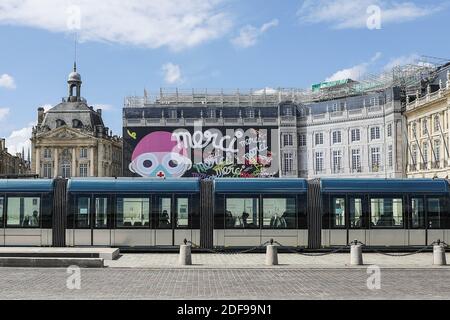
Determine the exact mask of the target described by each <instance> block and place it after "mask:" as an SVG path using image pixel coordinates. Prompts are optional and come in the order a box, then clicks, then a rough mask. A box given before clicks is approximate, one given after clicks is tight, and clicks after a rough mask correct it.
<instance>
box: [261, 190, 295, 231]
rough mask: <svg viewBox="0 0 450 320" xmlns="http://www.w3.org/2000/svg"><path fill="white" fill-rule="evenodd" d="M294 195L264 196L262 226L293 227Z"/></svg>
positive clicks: (275, 227) (274, 227) (271, 227)
mask: <svg viewBox="0 0 450 320" xmlns="http://www.w3.org/2000/svg"><path fill="white" fill-rule="evenodd" d="M296 226H297V222H296V201H295V197H286V198H285V197H283V198H264V199H263V227H264V228H268V229H269V228H270V229H295V228H296Z"/></svg>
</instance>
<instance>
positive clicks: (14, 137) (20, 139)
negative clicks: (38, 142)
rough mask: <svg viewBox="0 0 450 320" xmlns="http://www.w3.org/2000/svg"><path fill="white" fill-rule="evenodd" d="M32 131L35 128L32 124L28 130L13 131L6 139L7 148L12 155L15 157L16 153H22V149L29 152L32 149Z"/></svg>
mask: <svg viewBox="0 0 450 320" xmlns="http://www.w3.org/2000/svg"><path fill="white" fill-rule="evenodd" d="M32 129H33V126H32V125H31V124H30V126H28V127H26V128H22V129H19V130H15V131H13V132H12V133H11V135H10V136H9V137H7V138H6V147H7V148H8V152H9V153H10V154H12V155H15V154H16V153H22V148H24V149H25V152H27V150H28V149H30V148H31V141H30V138H31V134H32Z"/></svg>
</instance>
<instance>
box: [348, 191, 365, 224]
mask: <svg viewBox="0 0 450 320" xmlns="http://www.w3.org/2000/svg"><path fill="white" fill-rule="evenodd" d="M349 201H350V207H349V209H350V212H349V213H350V214H349V218H350V228H352V229H358V228H363V227H364V223H363V209H362V204H363V199H361V198H350V199H349Z"/></svg>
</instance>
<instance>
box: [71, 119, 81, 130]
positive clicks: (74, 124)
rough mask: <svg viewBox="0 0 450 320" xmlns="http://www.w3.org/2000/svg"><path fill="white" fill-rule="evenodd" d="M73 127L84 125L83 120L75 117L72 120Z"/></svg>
mask: <svg viewBox="0 0 450 320" xmlns="http://www.w3.org/2000/svg"><path fill="white" fill-rule="evenodd" d="M72 127H73V128H78V129H80V128H82V127H83V122H81V121H80V120H78V119H73V120H72Z"/></svg>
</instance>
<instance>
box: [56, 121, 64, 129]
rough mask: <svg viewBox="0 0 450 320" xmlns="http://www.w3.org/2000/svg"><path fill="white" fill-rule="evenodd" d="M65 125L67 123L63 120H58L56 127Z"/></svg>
mask: <svg viewBox="0 0 450 320" xmlns="http://www.w3.org/2000/svg"><path fill="white" fill-rule="evenodd" d="M65 125H66V122H65V121H64V120H61V119H58V120H56V127H57V128H59V127H62V126H65Z"/></svg>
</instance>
